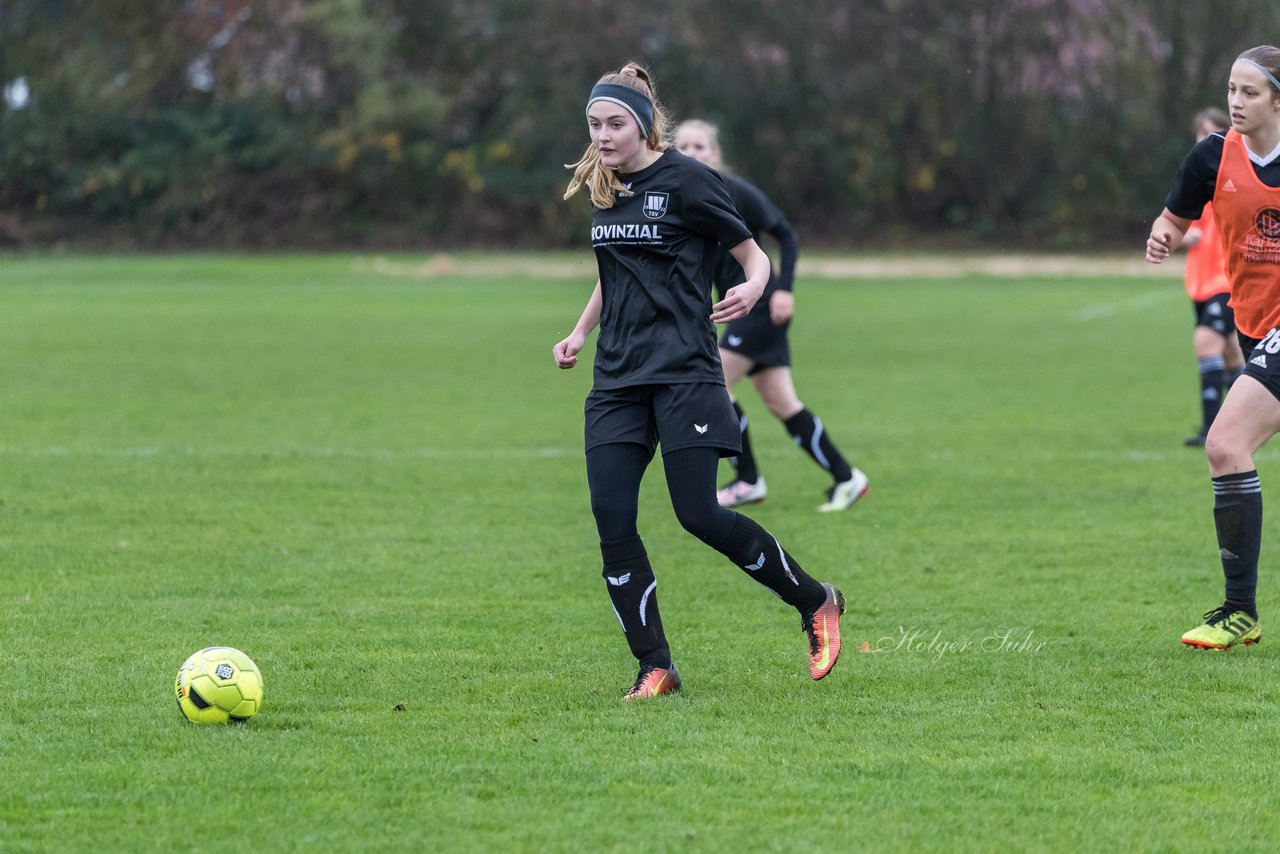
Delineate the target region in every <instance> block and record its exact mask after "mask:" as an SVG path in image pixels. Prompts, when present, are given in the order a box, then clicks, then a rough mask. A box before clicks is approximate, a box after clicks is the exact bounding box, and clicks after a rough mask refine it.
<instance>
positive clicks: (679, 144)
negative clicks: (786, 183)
mask: <svg viewBox="0 0 1280 854" xmlns="http://www.w3.org/2000/svg"><path fill="white" fill-rule="evenodd" d="M676 148H678V149H679V150H680V153H681V154H687V155H689V156H690V157H693V158H694V159H696V160H700V161H702V162H703V163H705V164H706V165H708V166H710V167H711V168H713V169H715V170H716V171H718V172H719V173H720V175H721V177H723V178H724V183H725V186H726V187H728V189H729V197H730V198H731V199H733V204H734V207H736V208H737V209H738V213H739V214H740V215H741V216H742V219H743V221H744V222H746V224H747V228H749V229H751V234H752V236H753V237H754V238H755V240H756V242H757V243H759V242H760V236H761V235H762V234H768V235H771V236H772V237H773V238H774V239H775V240H777V241H778V246H779V247H780V249H781V250H782V259H781V275H779V274H777V273H775V272H774V271H773V270H772V269H770V271H769V284H768V286H767V287H766V288H765V292H764V295H763V296H762V297H761V298H760V300H759V301H758V302H757V303H756V304H755V308H753V309H752V310H751V313H750V314H748V315H747V316H746V317H742V318H739V319H738V320H734V321H732V322H731V323H730V324H729V325H728V327H727V328H726V329H725V331H724V335H723V336H722V337H721V339H720V361H721V362H722V363H723V364H724V380H725V386H726V387H727V388H728V389H729V394H730V396H732V395H733V387H734V386H735V385H736V384H737V383H738V381H739V380H741V379H742V378H743V377H744V376H750V377H751V382H752V384H753V385H754V386H755V388H756V393H757V394H759V395H760V399H761V400H762V401H764V405H765V406H766V407H768V409H769V412H770V413H772V414H773V416H774V417H775V418H777V419H778V420H779V421H781V422H782V423H783V426H785V427H786V428H787V432H788V433H790V434H791V438H792V439H793V440H794V441H795V443H796V445H798V446H799V447H800V448H802V449H803V450H804V451H805V453H807V454H808V455H809V456H810V457H812V458H813V460H814V462H816V463H817V464H818V465H820V466H822V468H823V469H825V470H826V472H827V473H828V474H830V475H831V479H832V485H831V486H830V487H829V488H828V489H827V501H826V503H824V504H823V505H822V506H820V507H819V508H818V509H819V510H821V511H823V512H830V511H833V510H846V509H848V508H849V507H852V506H853V505H854V503H855V502H856V501H857V500H858V499H859V498H861V497H862V496H864V495H866V494H867V490H868V489H870V487H869V486H868V485H867V476H866V475H865V474H863V473H862V472H861V471H859V470H858V469H856V468H853V467H851V466H850V465H849V463H848V462H847V461H846V460H845V458H844V456H843V455H842V454H841V453H840V451H839V449H838V448H836V446H835V443H834V442H832V441H831V437H830V435H828V433H827V430H826V425H824V424H823V423H822V420H821V419H820V418H818V417H817V416H816V415H814V414H813V413H812V412H810V411H809V410H808V409H807V408H806V407H805V405H804V404H803V403H802V402H801V401H800V398H799V397H797V395H796V388H795V385H794V383H793V382H792V379H791V348H790V345H789V344H788V342H787V330H788V328H789V327H790V325H791V317H792V315H793V314H794V312H795V300H794V297H793V296H792V291H791V288H792V283H793V282H794V281H795V270H796V258H797V256H798V254H799V245H800V244H799V240H798V239H797V238H796V232H795V229H793V228H792V227H791V223H789V222H787V218H786V217H785V216H783V215H782V212H781V211H780V210H778V207H777V206H776V205H775V204H774V203H773V202H771V201H770V200H769V198H768V197H767V196H765V194H764V193H763V192H761V190H760V188H759V187H756V186H755V185H754V184H752V183H750V182H749V181H747V180H746V179H744V178H742V177H739V176H738V175H735V174H733V173H732V172H729V171H727V170H726V169H725V168H724V162H723V159H722V156H721V152H720V133H719V129H718V128H717V127H716V126H715V125H713V124H710V123H708V122H705V121H701V120H699V119H691V120H689V121H686V122H682V123H681V124H680V126H679V127H678V128H676ZM743 278H744V276H743V271H742V267H741V265H739V264H738V262H737V261H736V260H734V257H733V256H732V255H731V254H730V253H729V252H728V251H727V250H725V249H724V247H721V248H720V251H719V252H718V254H717V258H716V272H715V283H716V286H717V287H719V288H721V289H722V290H723V289H724V288H729V287H733V286H734V285H736V284H737V283H739V282H741V281H742V280H743ZM733 409H734V412H735V413H737V416H738V424H739V426H740V428H741V430H742V452H741V453H740V454H738V456H737V457H734V458H732V459H731V460H730V462H731V463H732V464H733V466H734V469H735V470H736V477H735V478H734V480H733V482H732V483H730V484H729V485H728V486H725V487H724V488H722V489H720V490H719V491H718V492H717V493H716V499H717V500H718V501H719V502H720V504H721V505H722V506H724V507H737V506H739V505H743V504H754V503H756V502H758V501H763V500H764V499H765V495H766V494H767V490H766V487H765V482H764V477H762V476H761V474H760V467H759V464H758V463H757V462H756V458H755V454H753V453H752V450H751V438H750V433H749V432H748V428H747V416H746V414H745V413H744V412H743V411H742V406H741V405H740V404H739V403H738V401H737V399H736V398H735V399H734V401H733Z"/></svg>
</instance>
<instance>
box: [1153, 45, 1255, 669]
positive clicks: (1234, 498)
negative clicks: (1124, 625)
mask: <svg viewBox="0 0 1280 854" xmlns="http://www.w3.org/2000/svg"><path fill="white" fill-rule="evenodd" d="M1227 105H1228V108H1229V111H1230V115H1231V129H1230V130H1229V131H1227V132H1226V133H1225V134H1218V133H1214V134H1210V135H1209V136H1207V137H1205V138H1204V139H1203V140H1201V141H1200V142H1199V143H1197V144H1196V146H1195V148H1193V149H1192V150H1191V153H1190V154H1188V155H1187V157H1186V158H1185V159H1184V160H1183V162H1182V167H1181V169H1180V170H1179V171H1178V176H1177V178H1176V179H1175V181H1174V185H1173V189H1172V190H1170V192H1169V195H1168V196H1166V197H1165V207H1164V210H1163V211H1162V212H1161V213H1160V216H1158V217H1157V218H1156V220H1155V222H1154V223H1153V224H1152V226H1151V236H1150V237H1148V238H1147V260H1148V261H1150V262H1151V263H1153V264H1159V263H1161V262H1162V261H1164V259H1165V258H1167V257H1169V253H1170V252H1172V251H1173V250H1174V249H1176V248H1177V247H1178V245H1179V244H1180V243H1181V242H1182V239H1183V235H1185V234H1186V232H1187V230H1188V229H1189V228H1190V226H1191V222H1192V220H1194V219H1196V218H1198V217H1199V216H1200V215H1201V212H1202V210H1203V208H1204V206H1205V204H1207V203H1208V202H1210V201H1212V202H1213V205H1214V214H1215V217H1216V219H1217V223H1218V228H1219V229H1220V231H1221V235H1222V246H1223V249H1224V251H1225V253H1226V260H1227V277H1228V279H1229V280H1230V283H1231V307H1232V308H1233V309H1234V310H1235V320H1236V329H1237V331H1238V337H1239V339H1240V347H1241V350H1242V351H1243V352H1244V353H1246V354H1248V355H1247V357H1246V358H1247V361H1246V363H1245V367H1244V373H1243V374H1242V375H1241V376H1240V379H1238V380H1237V381H1236V382H1235V384H1234V385H1233V386H1232V387H1231V392H1230V394H1228V395H1227V398H1226V400H1225V401H1224V402H1223V404H1222V409H1221V410H1220V411H1219V412H1218V417H1217V418H1215V419H1214V422H1213V425H1212V426H1211V427H1210V428H1209V435H1208V436H1207V437H1206V439H1205V453H1206V455H1207V456H1208V458H1209V473H1210V475H1211V476H1212V478H1213V493H1214V506H1213V517H1214V523H1215V526H1216V528H1217V535H1218V554H1219V557H1220V558H1221V561H1222V573H1223V575H1224V576H1225V579H1226V585H1225V586H1226V595H1225V597H1224V600H1223V603H1222V604H1221V605H1220V606H1218V607H1216V608H1214V609H1212V610H1210V611H1209V612H1208V613H1206V614H1205V615H1204V623H1203V624H1202V625H1200V626H1197V627H1196V628H1194V629H1191V630H1190V631H1188V632H1186V633H1185V634H1183V636H1182V642H1183V643H1184V644H1187V645H1188V646H1194V647H1199V648H1209V649H1230V648H1231V647H1234V646H1236V645H1237V644H1243V645H1248V644H1252V643H1256V642H1258V641H1259V640H1261V638H1262V626H1261V624H1260V623H1259V621H1258V608H1257V602H1256V598H1255V597H1256V593H1257V586H1258V554H1259V551H1260V549H1261V545H1262V485H1261V483H1260V481H1259V480H1258V472H1257V468H1256V466H1255V464H1254V460H1253V455H1254V453H1255V452H1256V451H1257V450H1258V449H1259V448H1261V447H1262V445H1263V444H1265V443H1266V441H1267V440H1268V439H1270V438H1271V437H1272V436H1274V435H1275V434H1276V433H1277V432H1280V328H1278V327H1280V48H1275V47H1271V46H1270V45H1262V46H1260V47H1255V48H1251V49H1249V50H1246V51H1245V52H1244V53H1242V54H1240V56H1239V57H1237V58H1236V61H1235V63H1234V64H1232V66H1231V76H1230V78H1229V80H1228V83H1227Z"/></svg>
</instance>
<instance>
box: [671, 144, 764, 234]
mask: <svg viewBox="0 0 1280 854" xmlns="http://www.w3.org/2000/svg"><path fill="white" fill-rule="evenodd" d="M680 189H681V193H682V195H683V196H684V211H683V215H684V221H685V225H686V226H688V228H689V229H690V230H691V231H695V232H697V233H698V234H702V235H705V236H706V237H710V238H712V239H714V240H715V241H716V242H718V243H719V244H720V245H722V246H724V248H725V249H732V248H733V247H735V246H737V245H738V244H739V243H741V242H742V241H744V240H746V239H747V238H748V237H750V236H751V229H749V228H747V225H746V223H744V222H743V221H742V216H741V215H740V214H739V213H738V209H737V208H736V207H735V206H734V204H733V199H731V198H729V190H728V189H727V188H726V187H725V185H724V179H723V178H721V177H720V173H719V172H716V171H715V170H714V169H712V168H711V167H709V166H703V165H702V164H701V163H696V162H694V163H691V164H690V165H689V166H688V168H686V169H685V171H684V174H683V175H682V176H681V188H680Z"/></svg>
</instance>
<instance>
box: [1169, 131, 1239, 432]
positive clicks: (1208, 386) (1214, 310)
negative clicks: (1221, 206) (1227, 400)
mask: <svg viewBox="0 0 1280 854" xmlns="http://www.w3.org/2000/svg"><path fill="white" fill-rule="evenodd" d="M1229 127H1231V120H1230V119H1228V118H1227V114H1226V113H1224V112H1223V111H1222V110H1219V109H1218V108H1217V107H1209V108H1208V109H1205V110H1201V111H1200V112H1198V113H1196V117H1195V119H1194V120H1193V121H1192V125H1191V130H1192V133H1194V134H1195V138H1196V142H1200V140H1202V139H1204V138H1205V137H1206V136H1208V135H1209V134H1211V133H1225V132H1226V130H1227V128H1229ZM1182 245H1183V246H1185V247H1187V273H1186V285H1187V295H1188V296H1190V297H1191V308H1192V310H1193V311H1194V312H1195V316H1196V328H1195V332H1194V334H1193V335H1192V338H1191V343H1192V345H1193V346H1194V347H1195V351H1196V363H1197V364H1198V366H1199V368H1200V412H1201V415H1202V417H1203V420H1202V421H1201V425H1200V429H1199V430H1198V431H1196V432H1195V433H1193V434H1191V435H1190V436H1188V437H1187V438H1186V441H1185V442H1184V443H1183V444H1185V445H1187V446H1188V447H1200V446H1203V445H1204V440H1205V437H1206V436H1208V435H1209V427H1210V425H1212V424H1213V419H1214V418H1216V417H1217V416H1218V410H1219V409H1221V408H1222V398H1223V395H1225V394H1226V392H1227V389H1228V388H1230V386H1231V383H1233V382H1234V381H1235V378H1236V377H1238V376H1239V375H1240V369H1241V368H1242V367H1244V356H1243V355H1241V353H1240V342H1238V341H1237V340H1236V317H1235V313H1234V312H1233V311H1232V310H1231V306H1230V305H1228V304H1227V302H1228V299H1229V298H1230V296H1231V283H1230V282H1229V281H1228V280H1227V259H1226V253H1225V252H1223V249H1222V240H1221V238H1220V237H1219V235H1218V225H1217V223H1216V222H1215V221H1214V219H1213V203H1212V202H1209V203H1206V204H1205V206H1204V213H1202V214H1201V215H1200V218H1199V219H1198V220H1196V221H1195V222H1193V223H1192V224H1191V227H1190V228H1188V229H1187V234H1186V237H1184V238H1183V239H1182Z"/></svg>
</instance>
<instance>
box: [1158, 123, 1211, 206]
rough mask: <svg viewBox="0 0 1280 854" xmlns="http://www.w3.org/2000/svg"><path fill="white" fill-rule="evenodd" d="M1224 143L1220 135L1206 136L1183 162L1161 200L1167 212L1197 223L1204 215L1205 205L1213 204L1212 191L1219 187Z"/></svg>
mask: <svg viewBox="0 0 1280 854" xmlns="http://www.w3.org/2000/svg"><path fill="white" fill-rule="evenodd" d="M1223 142H1224V139H1223V136H1222V134H1219V133H1213V134H1209V136H1206V137H1205V138H1204V139H1202V140H1200V141H1199V142H1198V143H1196V146H1195V148H1193V149H1191V151H1190V152H1188V153H1187V156H1186V157H1184V158H1183V159H1182V166H1180V167H1179V168H1178V175H1177V177H1176V178H1174V179H1173V188H1172V189H1170V190H1169V195H1167V196H1165V197H1164V206H1165V207H1166V208H1168V209H1169V213H1171V214H1173V215H1174V216H1180V217H1182V218H1183V219H1190V220H1197V219H1199V218H1200V215H1201V214H1202V213H1204V206H1205V204H1207V203H1208V202H1211V201H1213V191H1214V189H1215V188H1216V187H1217V185H1218V165H1219V164H1220V163H1221V162H1222V145H1223Z"/></svg>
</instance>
